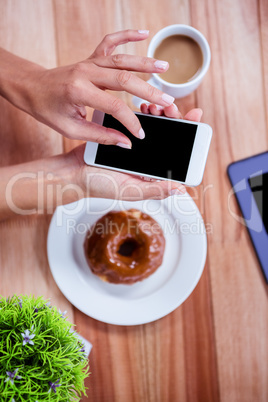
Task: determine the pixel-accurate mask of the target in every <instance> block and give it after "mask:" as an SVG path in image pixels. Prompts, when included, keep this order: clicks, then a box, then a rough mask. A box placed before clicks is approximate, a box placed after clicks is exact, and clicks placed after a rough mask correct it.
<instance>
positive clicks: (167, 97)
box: [162, 94, 175, 105]
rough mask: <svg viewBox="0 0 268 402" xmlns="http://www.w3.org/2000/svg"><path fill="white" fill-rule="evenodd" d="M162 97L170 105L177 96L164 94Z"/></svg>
mask: <svg viewBox="0 0 268 402" xmlns="http://www.w3.org/2000/svg"><path fill="white" fill-rule="evenodd" d="M162 99H163V101H164V102H166V103H167V104H168V105H172V103H173V102H174V100H175V98H173V96H170V95H168V94H163V95H162Z"/></svg>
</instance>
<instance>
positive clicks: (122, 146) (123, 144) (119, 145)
mask: <svg viewBox="0 0 268 402" xmlns="http://www.w3.org/2000/svg"><path fill="white" fill-rule="evenodd" d="M116 145H117V146H118V147H121V148H126V149H131V145H129V144H125V143H123V142H118V143H117V144H116Z"/></svg>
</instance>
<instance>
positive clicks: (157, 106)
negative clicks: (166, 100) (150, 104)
mask: <svg viewBox="0 0 268 402" xmlns="http://www.w3.org/2000/svg"><path fill="white" fill-rule="evenodd" d="M155 107H156V109H157V110H159V111H161V110H163V109H164V106H160V105H155Z"/></svg>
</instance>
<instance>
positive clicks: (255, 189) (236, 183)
mask: <svg viewBox="0 0 268 402" xmlns="http://www.w3.org/2000/svg"><path fill="white" fill-rule="evenodd" d="M227 172H228V176H229V179H230V181H231V184H232V186H233V191H234V194H235V196H236V199H237V201H238V204H239V207H240V209H241V212H242V215H243V219H244V222H245V225H246V227H247V229H248V231H249V235H250V237H251V240H252V243H253V246H254V248H255V251H256V254H257V257H258V259H259V262H260V265H261V268H262V270H263V273H264V276H265V279H266V282H267V283H268V152H264V153H262V154H258V155H254V156H252V157H250V158H247V159H242V160H240V161H237V162H234V163H231V164H230V165H229V166H228V169H227Z"/></svg>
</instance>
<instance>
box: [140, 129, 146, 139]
mask: <svg viewBox="0 0 268 402" xmlns="http://www.w3.org/2000/svg"><path fill="white" fill-rule="evenodd" d="M144 137H145V132H144V131H143V129H142V128H141V129H140V131H139V138H140V139H141V140H143V138H144Z"/></svg>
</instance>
